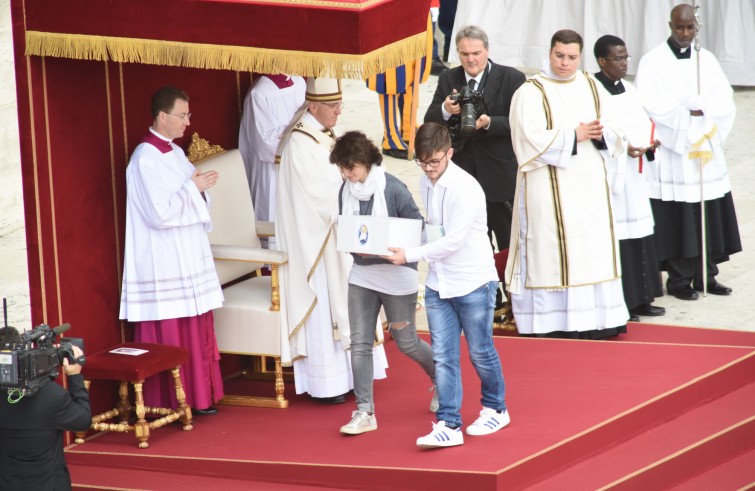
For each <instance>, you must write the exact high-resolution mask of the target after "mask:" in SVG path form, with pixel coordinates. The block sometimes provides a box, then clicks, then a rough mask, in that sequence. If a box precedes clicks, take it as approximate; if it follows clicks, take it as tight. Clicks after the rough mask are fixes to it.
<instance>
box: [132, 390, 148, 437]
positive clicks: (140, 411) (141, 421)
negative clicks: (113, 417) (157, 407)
mask: <svg viewBox="0 0 755 491" xmlns="http://www.w3.org/2000/svg"><path fill="white" fill-rule="evenodd" d="M143 386H144V380H139V381H137V382H134V399H135V400H136V423H134V433H135V434H136V439H137V440H139V448H147V447H149V423H147V420H146V418H145V417H144V416H145V412H144V393H143V392H142V387H143Z"/></svg>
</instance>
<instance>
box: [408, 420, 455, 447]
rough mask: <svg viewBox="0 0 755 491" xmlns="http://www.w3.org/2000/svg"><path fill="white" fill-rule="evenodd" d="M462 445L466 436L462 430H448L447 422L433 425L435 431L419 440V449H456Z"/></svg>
mask: <svg viewBox="0 0 755 491" xmlns="http://www.w3.org/2000/svg"><path fill="white" fill-rule="evenodd" d="M462 443H464V434H463V433H462V432H461V428H456V429H455V430H452V429H451V428H446V422H445V421H438V422H437V423H433V431H431V432H430V434H429V435H425V436H421V437H419V438H417V446H418V447H419V448H439V447H454V446H456V445H461V444H462Z"/></svg>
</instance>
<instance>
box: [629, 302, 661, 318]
mask: <svg viewBox="0 0 755 491" xmlns="http://www.w3.org/2000/svg"><path fill="white" fill-rule="evenodd" d="M665 313H666V309H664V308H663V307H656V306H655V305H651V304H649V303H646V304H644V305H640V306H639V307H635V308H633V309H632V315H647V316H650V317H658V316H659V315H663V314H665Z"/></svg>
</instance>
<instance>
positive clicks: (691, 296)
mask: <svg viewBox="0 0 755 491" xmlns="http://www.w3.org/2000/svg"><path fill="white" fill-rule="evenodd" d="M668 292H669V295H673V296H675V297H676V298H678V299H679V300H697V297H698V295H697V292H696V291H695V290H693V289H692V288H690V287H689V286H683V287H681V288H678V289H676V290H669V291H668Z"/></svg>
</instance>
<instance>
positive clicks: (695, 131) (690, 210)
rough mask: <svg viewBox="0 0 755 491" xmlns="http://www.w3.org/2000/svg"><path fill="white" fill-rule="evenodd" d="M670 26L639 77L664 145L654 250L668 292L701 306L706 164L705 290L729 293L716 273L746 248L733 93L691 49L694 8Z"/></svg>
mask: <svg viewBox="0 0 755 491" xmlns="http://www.w3.org/2000/svg"><path fill="white" fill-rule="evenodd" d="M669 27H670V28H671V37H669V39H668V40H667V41H665V42H663V43H662V44H660V45H659V46H657V47H655V48H653V49H652V50H651V51H649V52H648V53H647V54H646V55H645V56H643V57H642V60H640V65H639V68H638V70H637V78H636V79H635V84H636V85H637V90H638V91H639V92H640V96H641V97H642V102H643V104H645V109H646V110H647V112H648V114H650V117H651V118H652V119H653V121H654V122H655V127H656V136H657V137H658V138H659V139H660V140H661V142H662V143H663V146H662V147H661V148H660V150H659V151H658V153H657V163H656V165H654V166H651V167H649V168H648V171H649V172H648V177H649V180H650V198H651V201H650V203H651V205H652V207H653V216H654V217H655V223H656V230H655V248H656V251H657V253H658V260H659V261H660V262H661V269H664V270H666V271H667V272H668V280H667V282H666V289H667V291H668V293H669V294H671V295H674V296H675V297H676V298H679V299H681V300H696V299H697V298H698V294H697V291H702V289H703V277H702V276H703V274H702V271H703V270H702V266H703V260H702V258H701V256H702V248H701V247H700V243H701V241H700V205H699V203H700V188H701V186H700V162H701V161H702V162H703V163H704V164H705V166H704V167H703V170H702V178H703V179H702V181H703V186H702V187H703V193H704V196H703V199H704V200H705V217H706V245H707V256H708V257H707V258H706V261H705V263H706V269H707V291H708V293H711V294H714V295H729V294H730V293H731V291H732V290H731V288H729V287H727V286H724V285H722V284H721V283H719V282H718V281H716V275H717V274H718V267H717V264H720V263H722V262H724V261H727V260H728V259H729V256H730V255H731V254H734V253H736V252H739V251H741V250H742V243H741V241H740V238H739V226H738V225H737V215H736V212H735V209H734V201H733V199H732V196H731V184H730V182H729V174H728V171H727V168H726V159H725V158H724V149H723V145H724V141H725V140H726V137H727V136H728V134H729V131H731V128H732V126H733V125H734V116H735V114H736V108H735V106H734V98H733V91H732V89H731V86H730V85H729V82H728V80H726V76H725V75H724V73H723V70H721V66H720V65H719V64H718V61H717V60H716V58H715V57H714V56H713V54H712V53H711V52H710V51H708V50H706V49H701V50H700V51H697V50H695V49H694V47H692V46H691V44H692V41H693V40H694V37H695V28H696V27H697V22H696V20H695V14H694V9H693V8H692V7H691V6H689V5H684V4H681V5H677V6H676V7H674V8H673V10H672V11H671V20H670V22H669ZM698 56H699V57H700V71H699V77H700V88H699V89H700V93H699V94H698V87H697V77H698V72H697V58H698ZM696 290H697V291H696Z"/></svg>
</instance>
